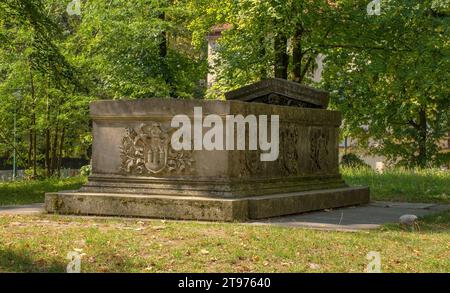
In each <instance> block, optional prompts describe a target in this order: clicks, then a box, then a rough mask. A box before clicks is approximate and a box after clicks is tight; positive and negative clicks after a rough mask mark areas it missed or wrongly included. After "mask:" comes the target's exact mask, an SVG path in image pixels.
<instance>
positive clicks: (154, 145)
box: [45, 80, 369, 221]
mask: <svg viewBox="0 0 450 293" xmlns="http://www.w3.org/2000/svg"><path fill="white" fill-rule="evenodd" d="M264 82H265V83H264ZM277 86H278V87H277ZM283 86H284V87H283ZM280 88H281V89H280ZM283 88H284V90H283ZM286 88H287V89H286ZM249 96H250V97H251V98H250V99H246V98H248V97H249ZM227 97H228V99H229V100H227V101H207V100H174V99H144V100H135V101H97V102H94V103H92V104H91V109H90V113H91V118H92V120H93V137H94V142H93V154H92V175H91V176H90V177H89V180H88V183H87V184H85V185H84V186H83V187H82V188H81V189H80V190H76V191H61V192H57V193H48V194H46V199H45V204H46V209H47V211H48V212H54V213H62V214H91V215H115V216H137V217H153V218H168V219H195V220H219V221H233V220H249V219H260V218H267V217H274V216H281V215H287V214H295V213H300V212H306V211H312V210H320V209H325V208H334V207H341V206H349V205H355V204H363V203H367V202H368V201H369V190H368V188H367V187H348V186H347V185H346V184H345V182H344V181H343V180H342V178H341V175H340V174H339V166H338V143H339V136H338V129H339V126H340V123H341V116H340V113H339V112H336V111H328V110H325V109H324V108H326V103H327V101H328V97H327V95H326V93H323V92H319V91H316V90H314V89H311V88H306V87H303V88H301V86H300V87H299V85H292V84H291V83H289V82H286V81H280V80H269V81H268V82H267V81H263V82H261V83H258V84H256V85H253V88H251V86H250V87H244V88H242V89H240V90H237V91H234V92H230V93H229V94H228V95H227ZM274 103H275V104H274ZM280 104H282V105H280ZM283 105H289V106H283Z"/></svg>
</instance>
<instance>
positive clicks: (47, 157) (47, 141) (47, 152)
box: [45, 97, 51, 176]
mask: <svg viewBox="0 0 450 293" xmlns="http://www.w3.org/2000/svg"><path fill="white" fill-rule="evenodd" d="M50 140H51V138H50V106H49V103H48V97H47V126H46V129H45V167H46V169H47V176H50V175H51V174H50V173H51V170H50V148H51V144H50Z"/></svg>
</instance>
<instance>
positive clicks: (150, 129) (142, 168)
mask: <svg viewBox="0 0 450 293" xmlns="http://www.w3.org/2000/svg"><path fill="white" fill-rule="evenodd" d="M171 130H172V129H171V128H169V129H166V128H164V127H163V126H162V124H161V123H159V122H148V123H142V124H141V125H140V126H139V127H138V128H126V134H125V136H124V137H123V139H122V146H121V147H120V157H121V161H122V164H121V168H120V169H121V171H122V172H124V173H126V174H134V175H151V176H157V175H164V174H167V173H176V174H190V173H193V172H194V171H195V170H194V160H193V158H192V151H175V150H174V149H172V147H171V144H170V138H171Z"/></svg>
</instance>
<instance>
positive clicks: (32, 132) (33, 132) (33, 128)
mask: <svg viewBox="0 0 450 293" xmlns="http://www.w3.org/2000/svg"><path fill="white" fill-rule="evenodd" d="M30 87H31V100H32V104H31V105H32V106H31V107H32V109H31V129H30V150H31V144H32V145H33V178H36V177H37V162H36V161H37V159H36V158H37V156H36V151H37V147H36V91H35V88H34V80H33V71H32V69H31V60H30ZM31 138H32V141H31Z"/></svg>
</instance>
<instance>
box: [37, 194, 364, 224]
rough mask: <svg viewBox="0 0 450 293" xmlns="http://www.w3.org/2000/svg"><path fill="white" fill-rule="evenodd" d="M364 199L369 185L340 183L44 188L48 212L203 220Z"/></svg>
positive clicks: (282, 212) (253, 216) (248, 216)
mask: <svg viewBox="0 0 450 293" xmlns="http://www.w3.org/2000/svg"><path fill="white" fill-rule="evenodd" d="M368 202H369V188H368V187H344V188H337V189H323V190H313V191H303V192H295V193H285V194H272V195H264V196H257V197H243V198H237V199H226V198H211V197H189V196H167V195H136V194H114V193H110V194H108V193H88V192H80V191H62V192H58V193H47V194H46V196H45V208H46V210H47V211H48V212H50V213H58V214H78V215H102V216H128V217H130V216H131V217H148V218H166V219H181V220H205V221H246V220H251V219H262V218H269V217H276V216H283V215H289V214H296V213H302V212H308V211H314V210H321V209H327V208H336V207H342V206H351V205H358V204H365V203H368Z"/></svg>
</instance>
